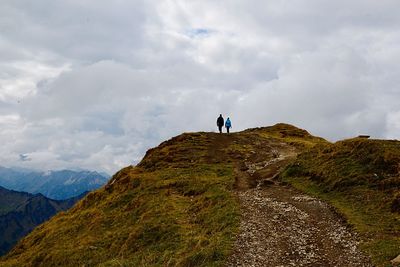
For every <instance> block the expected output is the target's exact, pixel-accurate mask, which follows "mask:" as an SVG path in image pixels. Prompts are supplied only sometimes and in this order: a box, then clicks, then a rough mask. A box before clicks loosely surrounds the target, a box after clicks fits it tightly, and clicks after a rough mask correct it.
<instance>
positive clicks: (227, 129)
mask: <svg viewBox="0 0 400 267" xmlns="http://www.w3.org/2000/svg"><path fill="white" fill-rule="evenodd" d="M231 127H232V123H231V120H230V119H229V117H228V118H227V119H226V121H225V128H226V132H227V133H229V128H231Z"/></svg>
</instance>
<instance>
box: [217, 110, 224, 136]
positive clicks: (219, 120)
mask: <svg viewBox="0 0 400 267" xmlns="http://www.w3.org/2000/svg"><path fill="white" fill-rule="evenodd" d="M217 126H218V129H219V133H222V127H224V118H222V114H219V117H218V119H217Z"/></svg>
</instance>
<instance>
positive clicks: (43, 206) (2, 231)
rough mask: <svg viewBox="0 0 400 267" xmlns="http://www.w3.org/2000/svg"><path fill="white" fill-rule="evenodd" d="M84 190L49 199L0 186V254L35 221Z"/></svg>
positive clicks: (65, 206)
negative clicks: (63, 197)
mask: <svg viewBox="0 0 400 267" xmlns="http://www.w3.org/2000/svg"><path fill="white" fill-rule="evenodd" d="M86 193H87V192H86ZM86 193H84V194H82V195H80V196H77V197H74V198H71V199H67V200H53V199H49V198H47V197H45V196H43V195H42V194H40V193H38V194H30V193H26V192H18V191H15V190H7V189H6V188H4V187H0V210H2V211H3V212H2V213H1V214H0V255H3V254H4V253H6V252H7V251H8V250H9V249H10V248H11V247H12V246H13V245H14V244H16V242H17V241H18V240H19V239H20V238H22V237H23V236H25V235H26V234H28V233H29V232H31V231H32V230H33V229H34V228H35V227H36V226H37V225H39V224H41V223H43V222H45V221H47V220H48V219H49V218H50V217H52V216H53V215H54V214H56V213H57V212H59V211H64V210H67V209H68V208H70V207H72V206H73V205H74V204H75V203H76V202H77V201H78V200H79V199H81V198H82V197H83V196H84V195H86Z"/></svg>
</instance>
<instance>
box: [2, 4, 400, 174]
mask: <svg viewBox="0 0 400 267" xmlns="http://www.w3.org/2000/svg"><path fill="white" fill-rule="evenodd" d="M399 9H400V3H399V1H398V0H380V1H376V0H351V1H344V0H338V1H328V0H297V1H289V0H277V1H264V0H258V1H256V0H247V1H239V0H228V1H218V0H217V1H216V0H192V1H188V0H166V1H159V0H142V1H140V0H118V1H98V0H84V1H83V0H68V1H54V0H40V1H31V0H2V1H1V2H0V140H1V143H2V144H1V149H0V165H2V166H18V167H26V168H36V169H43V170H45V169H46V170H47V169H61V168H84V169H91V170H99V171H106V172H108V173H113V172H114V171H116V170H118V169H119V168H121V167H123V166H126V165H128V164H132V163H133V164H135V163H137V161H138V160H140V158H141V157H142V156H143V154H144V152H145V151H146V150H147V149H148V148H149V147H152V146H155V145H157V144H158V143H160V142H161V141H163V140H165V139H166V138H170V137H172V136H174V135H177V134H179V133H181V132H187V131H215V130H216V127H215V121H216V117H217V115H218V114H220V113H223V114H224V115H225V116H230V117H231V119H232V124H233V130H234V131H239V130H242V129H245V128H249V127H258V126H267V125H272V124H275V123H277V122H287V123H291V124H295V125H297V126H299V127H302V128H305V129H307V130H309V131H310V132H311V133H313V134H315V135H319V136H322V137H325V138H327V139H329V140H332V141H334V140H338V139H342V138H347V137H352V136H355V135H358V134H369V135H372V136H374V137H378V138H399V136H400V89H399V84H400V68H399V64H400V16H399V15H398V11H399Z"/></svg>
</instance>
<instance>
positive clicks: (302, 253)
mask: <svg viewBox="0 0 400 267" xmlns="http://www.w3.org/2000/svg"><path fill="white" fill-rule="evenodd" d="M291 156H293V153H291V152H290V151H286V152H284V153H282V151H280V152H279V155H278V156H275V158H272V159H270V160H268V161H265V162H258V163H254V162H246V165H247V175H248V176H247V177H251V176H252V175H254V173H256V172H257V171H258V170H261V169H262V170H264V172H263V173H264V175H263V177H258V178H257V179H258V185H257V186H256V187H253V188H245V189H243V188H242V189H241V190H238V191H237V197H238V199H239V201H240V203H241V209H242V220H241V225H240V233H239V236H238V238H237V241H236V243H235V248H234V252H233V254H232V256H231V257H230V259H229V261H228V264H227V265H228V266H263V267H264V266H346V267H347V266H372V264H371V263H370V261H369V259H368V258H367V257H366V256H365V255H363V253H362V252H361V251H360V250H359V249H358V241H357V236H356V235H355V234H354V233H353V232H352V231H351V230H350V229H349V228H348V227H347V226H346V225H345V223H344V222H343V220H342V219H341V217H340V216H338V215H337V214H336V213H335V212H334V210H333V209H332V208H330V207H329V206H328V205H327V204H326V203H324V202H322V201H320V200H318V199H315V198H312V197H309V196H307V195H304V194H302V193H300V192H298V191H297V190H295V189H293V188H291V187H289V186H285V185H281V184H279V183H278V182H276V181H275V180H274V177H275V174H276V173H277V172H278V171H279V170H280V167H282V166H283V165H284V163H285V160H286V159H287V158H288V157H291ZM244 177H245V175H244ZM243 179H248V178H243Z"/></svg>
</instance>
